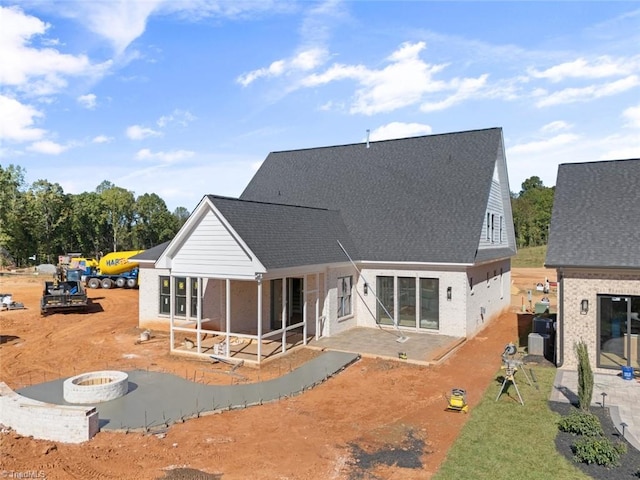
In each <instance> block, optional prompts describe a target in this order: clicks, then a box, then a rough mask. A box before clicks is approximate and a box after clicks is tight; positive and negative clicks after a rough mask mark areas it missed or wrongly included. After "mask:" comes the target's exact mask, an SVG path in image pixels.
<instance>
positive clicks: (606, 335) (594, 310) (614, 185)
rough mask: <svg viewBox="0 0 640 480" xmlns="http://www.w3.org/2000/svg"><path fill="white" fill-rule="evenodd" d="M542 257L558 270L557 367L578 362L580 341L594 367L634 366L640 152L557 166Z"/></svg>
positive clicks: (638, 336) (639, 306)
mask: <svg viewBox="0 0 640 480" xmlns="http://www.w3.org/2000/svg"><path fill="white" fill-rule="evenodd" d="M545 264H546V266H547V267H549V268H555V269H556V270H557V273H558V324H557V335H556V339H557V341H556V348H557V353H558V356H557V363H558V366H563V367H566V368H571V369H575V368H576V365H577V362H576V355H575V351H574V345H575V343H576V342H578V341H580V340H583V341H584V342H585V343H586V345H587V347H588V350H589V354H590V357H591V360H592V367H593V368H594V369H596V371H601V372H606V371H611V369H615V370H618V371H620V369H621V367H622V366H631V367H633V368H636V369H637V368H638V355H639V354H640V318H639V317H638V314H639V313H640V160H639V159H633V160H614V161H603V162H589V163H570V164H562V165H560V167H559V168H558V179H557V183H556V190H555V198H554V204H553V213H552V218H551V228H550V236H549V246H548V250H547V258H546V262H545Z"/></svg>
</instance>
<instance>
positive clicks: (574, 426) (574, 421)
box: [558, 411, 604, 437]
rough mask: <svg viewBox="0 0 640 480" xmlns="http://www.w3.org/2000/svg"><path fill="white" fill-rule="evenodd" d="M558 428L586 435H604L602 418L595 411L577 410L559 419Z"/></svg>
mask: <svg viewBox="0 0 640 480" xmlns="http://www.w3.org/2000/svg"><path fill="white" fill-rule="evenodd" d="M558 428H559V429H560V430H561V431H563V432H569V433H573V434H574V435H585V436H589V437H595V436H599V435H603V434H604V431H603V430H602V425H601V424H600V419H599V418H598V417H596V416H595V415H594V414H593V413H589V412H583V411H575V412H573V413H571V414H570V415H567V416H566V417H563V418H561V419H560V420H559V421H558Z"/></svg>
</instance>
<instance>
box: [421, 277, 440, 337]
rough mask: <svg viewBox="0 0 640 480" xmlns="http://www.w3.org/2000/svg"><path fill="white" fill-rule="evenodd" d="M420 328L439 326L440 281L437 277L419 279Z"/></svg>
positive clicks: (430, 328) (432, 328) (437, 327)
mask: <svg viewBox="0 0 640 480" xmlns="http://www.w3.org/2000/svg"><path fill="white" fill-rule="evenodd" d="M420 328H427V329H429V330H438V329H439V328H440V281H439V280H438V279H437V278H421V279H420Z"/></svg>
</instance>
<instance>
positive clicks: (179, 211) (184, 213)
mask: <svg viewBox="0 0 640 480" xmlns="http://www.w3.org/2000/svg"><path fill="white" fill-rule="evenodd" d="M173 216H174V217H176V220H177V221H178V230H180V229H181V228H182V226H183V225H184V224H185V222H186V221H187V219H188V218H189V210H187V209H186V208H184V207H178V208H176V209H175V210H174V211H173ZM176 233H177V232H176Z"/></svg>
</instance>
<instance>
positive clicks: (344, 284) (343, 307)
mask: <svg viewBox="0 0 640 480" xmlns="http://www.w3.org/2000/svg"><path fill="white" fill-rule="evenodd" d="M351 282H352V277H340V278H338V318H341V317H346V316H347V315H351V313H352V308H351Z"/></svg>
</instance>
